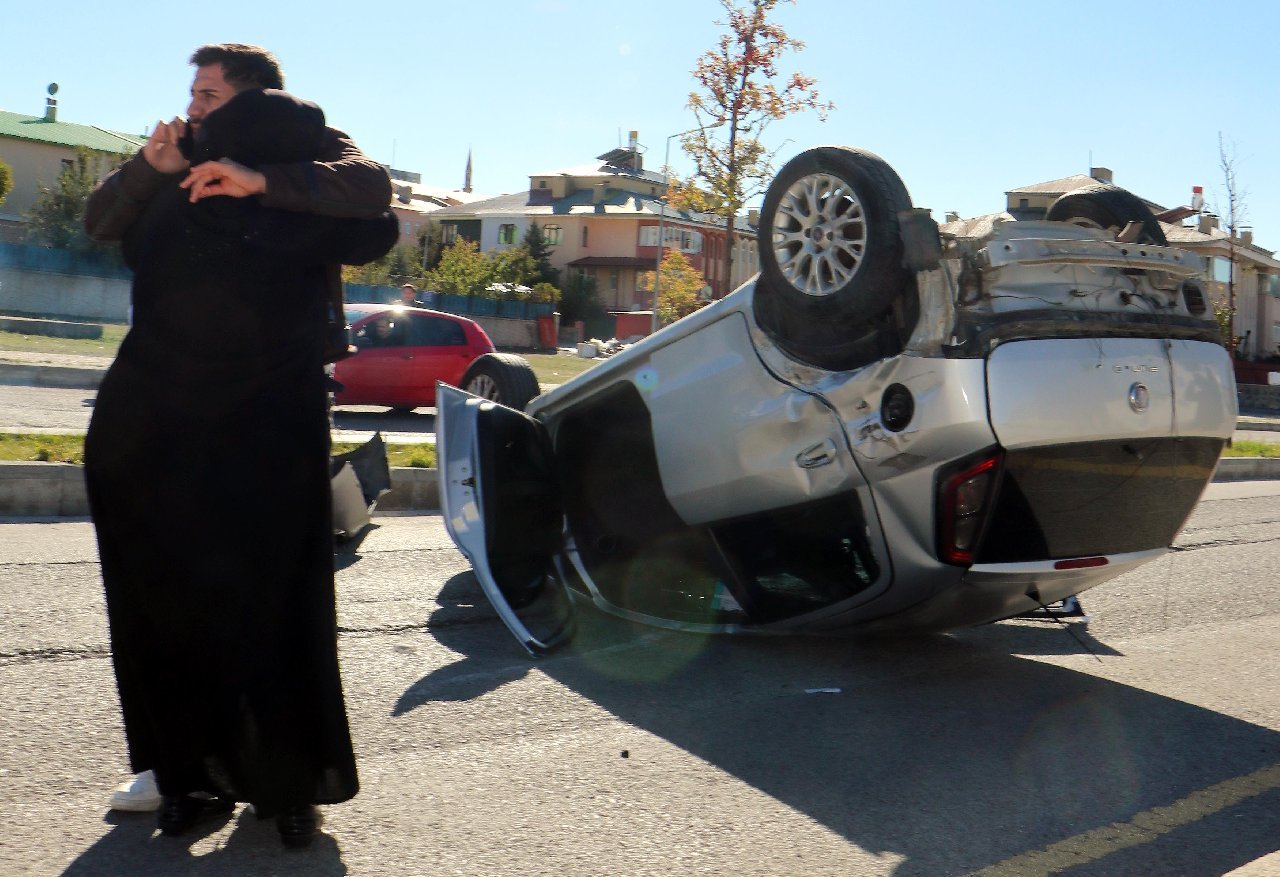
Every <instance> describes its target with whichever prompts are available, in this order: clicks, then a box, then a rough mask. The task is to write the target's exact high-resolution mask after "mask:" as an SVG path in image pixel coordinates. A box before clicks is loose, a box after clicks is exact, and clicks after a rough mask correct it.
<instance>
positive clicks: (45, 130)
mask: <svg viewBox="0 0 1280 877" xmlns="http://www.w3.org/2000/svg"><path fill="white" fill-rule="evenodd" d="M56 93H57V86H50V87H49V97H48V98H47V100H46V101H45V112H44V115H43V116H24V115H22V114H20V113H12V112H7V111H5V110H0V160H3V161H4V162H5V163H6V164H8V165H9V167H10V168H11V169H12V170H13V190H12V191H11V192H10V193H9V197H8V198H6V199H5V200H4V202H3V203H0V241H9V242H13V243H17V242H21V241H22V240H24V239H25V237H26V222H25V220H24V219H23V215H24V214H25V213H27V211H29V210H30V209H31V208H32V207H33V206H34V205H35V203H36V198H37V197H38V196H39V194H40V189H41V187H48V186H52V185H54V184H55V182H56V181H57V179H58V174H59V173H61V172H62V169H63V167H64V166H67V165H70V164H71V163H72V162H74V161H75V159H76V149H77V148H78V147H84V148H85V149H88V150H89V151H90V153H91V154H92V155H93V156H94V158H95V161H96V164H97V167H96V168H95V169H94V170H95V172H96V173H97V174H98V175H99V176H105V175H106V173H107V172H108V171H110V170H111V169H112V168H113V167H115V166H116V165H117V164H119V163H120V162H122V161H123V160H125V159H126V158H128V157H129V156H130V155H132V154H133V153H135V152H137V151H138V150H139V149H141V148H142V146H143V144H145V143H146V142H147V138H146V136H145V135H135V134H122V133H120V132H119V131H109V130H107V129H106V128H99V127H98V126H96V125H80V124H76V123H74V122H60V121H58V103H57V101H56V100H55V99H54V98H53V95H54V94H56Z"/></svg>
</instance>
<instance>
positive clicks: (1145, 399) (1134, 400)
mask: <svg viewBox="0 0 1280 877" xmlns="http://www.w3.org/2000/svg"><path fill="white" fill-rule="evenodd" d="M1150 405H1151V391H1150V390H1148V389H1147V385H1146V384H1142V383H1138V384H1134V385H1132V386H1131V387H1129V407H1130V408H1132V409H1133V410H1134V411H1137V412H1138V413H1139V414H1141V413H1142V412H1143V411H1146V410H1147V408H1148V407H1150Z"/></svg>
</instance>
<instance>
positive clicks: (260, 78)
mask: <svg viewBox="0 0 1280 877" xmlns="http://www.w3.org/2000/svg"><path fill="white" fill-rule="evenodd" d="M191 63H192V64H194V65H196V66H197V67H207V66H209V65H210V64H221V65H222V76H223V78H224V79H226V80H227V84H228V85H230V86H231V87H232V88H234V89H235V90H236V91H244V90H245V89H246V88H284V74H283V73H281V72H280V62H279V61H277V60H276V56H275V55H273V54H271V53H270V52H268V51H267V50H266V49H264V48H262V47H261V46H247V45H245V44H243V43H218V44H216V45H211V46H201V47H200V48H198V49H196V50H195V52H193V53H192V55H191Z"/></svg>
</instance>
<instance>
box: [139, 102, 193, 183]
mask: <svg viewBox="0 0 1280 877" xmlns="http://www.w3.org/2000/svg"><path fill="white" fill-rule="evenodd" d="M186 133H187V123H186V122H185V121H184V120H182V119H180V118H178V117H177V116H174V118H173V121H171V122H156V127H155V129H154V130H153V131H152V132H151V136H150V137H148V138H147V142H146V145H145V146H143V147H142V157H143V158H145V159H146V160H147V164H149V165H151V166H152V167H153V168H155V169H156V170H158V171H159V172H160V173H162V174H176V173H179V172H180V171H184V170H186V169H187V168H189V167H191V162H189V161H187V159H186V158H185V157H184V156H183V155H182V150H180V149H178V139H179V138H180V137H182V135H184V134H186Z"/></svg>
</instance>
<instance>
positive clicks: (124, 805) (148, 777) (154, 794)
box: [111, 770, 160, 813]
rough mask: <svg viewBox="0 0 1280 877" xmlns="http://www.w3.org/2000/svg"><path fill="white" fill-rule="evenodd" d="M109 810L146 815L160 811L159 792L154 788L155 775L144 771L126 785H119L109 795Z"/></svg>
mask: <svg viewBox="0 0 1280 877" xmlns="http://www.w3.org/2000/svg"><path fill="white" fill-rule="evenodd" d="M111 809H112V810H127V811H129V812H130V813H148V812H150V811H152V810H159V809H160V790H159V789H157V788H156V775H155V774H154V773H153V772H151V771H149V770H144V771H143V772H142V773H140V774H138V775H137V776H136V777H134V778H133V779H131V780H130V781H129V782H127V783H121V784H120V785H119V787H117V788H116V790H115V791H114V792H112V793H111Z"/></svg>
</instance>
